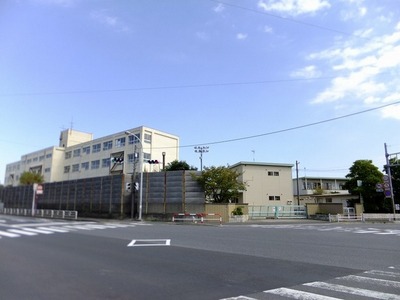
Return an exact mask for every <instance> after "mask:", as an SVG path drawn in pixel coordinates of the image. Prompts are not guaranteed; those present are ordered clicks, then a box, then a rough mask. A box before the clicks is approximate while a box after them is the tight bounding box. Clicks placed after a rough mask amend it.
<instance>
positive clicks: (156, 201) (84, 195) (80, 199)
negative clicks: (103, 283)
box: [0, 171, 205, 218]
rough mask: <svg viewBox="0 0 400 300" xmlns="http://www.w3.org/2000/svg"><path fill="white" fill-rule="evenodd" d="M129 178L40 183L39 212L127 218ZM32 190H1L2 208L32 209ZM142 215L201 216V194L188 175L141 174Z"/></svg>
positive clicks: (131, 206)
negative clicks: (41, 185) (77, 213)
mask: <svg viewBox="0 0 400 300" xmlns="http://www.w3.org/2000/svg"><path fill="white" fill-rule="evenodd" d="M131 181H132V176H130V175H123V174H118V175H110V176H104V177H94V178H86V179H79V180H69V181H62V182H53V183H44V184H43V194H42V195H36V199H35V201H36V206H35V208H37V209H39V210H57V211H63V210H65V211H77V212H79V216H80V217H109V218H110V217H119V218H121V217H122V218H124V217H131V216H136V215H137V212H138V209H137V208H138V203H139V192H138V191H134V190H133V191H132V190H127V188H126V183H128V182H131ZM132 186H133V185H131V187H132ZM33 196H34V194H33V188H32V186H18V187H5V188H4V189H3V191H2V194H1V195H0V199H2V200H3V201H4V208H18V209H32V202H33ZM142 201H143V202H142V204H143V214H144V215H146V214H148V215H154V214H171V215H172V214H173V213H177V212H188V211H190V212H195V213H196V212H199V213H200V212H203V211H204V205H205V198H204V191H203V190H202V188H201V187H200V186H199V184H198V183H197V182H196V181H195V180H194V179H193V177H192V171H170V172H149V173H144V181H143V199H142Z"/></svg>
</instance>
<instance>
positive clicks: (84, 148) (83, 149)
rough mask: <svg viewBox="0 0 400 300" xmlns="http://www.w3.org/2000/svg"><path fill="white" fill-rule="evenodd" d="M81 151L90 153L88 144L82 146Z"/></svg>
mask: <svg viewBox="0 0 400 300" xmlns="http://www.w3.org/2000/svg"><path fill="white" fill-rule="evenodd" d="M82 153H84V154H90V146H87V147H83V148H82Z"/></svg>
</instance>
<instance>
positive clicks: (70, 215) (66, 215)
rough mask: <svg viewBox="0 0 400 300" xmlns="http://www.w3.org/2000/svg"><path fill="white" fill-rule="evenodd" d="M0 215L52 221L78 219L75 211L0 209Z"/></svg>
mask: <svg viewBox="0 0 400 300" xmlns="http://www.w3.org/2000/svg"><path fill="white" fill-rule="evenodd" d="M0 214H4V215H17V216H30V217H39V218H52V219H73V220H76V219H77V218H78V212H77V211H76V210H51V209H36V210H34V211H32V209H28V208H3V209H0Z"/></svg>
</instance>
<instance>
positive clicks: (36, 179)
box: [19, 172, 44, 185]
mask: <svg viewBox="0 0 400 300" xmlns="http://www.w3.org/2000/svg"><path fill="white" fill-rule="evenodd" d="M43 182H44V179H43V175H41V174H38V173H34V172H23V173H22V174H21V177H20V178H19V183H20V184H21V185H31V184H34V183H43Z"/></svg>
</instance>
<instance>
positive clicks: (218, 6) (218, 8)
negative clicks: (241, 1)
mask: <svg viewBox="0 0 400 300" xmlns="http://www.w3.org/2000/svg"><path fill="white" fill-rule="evenodd" d="M224 10H225V5H223V4H222V3H218V5H217V6H216V7H214V11H215V12H216V13H220V12H222V11H224Z"/></svg>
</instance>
